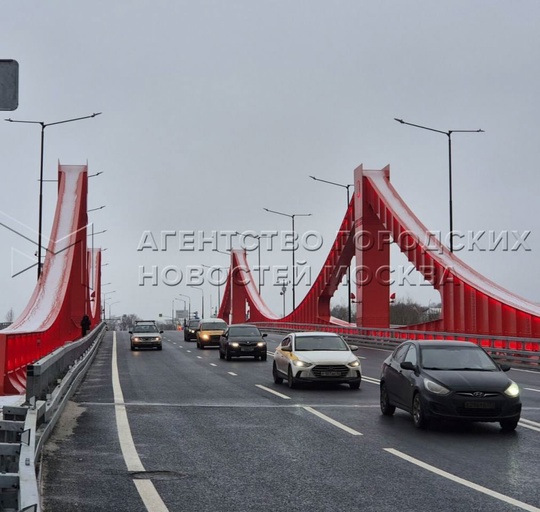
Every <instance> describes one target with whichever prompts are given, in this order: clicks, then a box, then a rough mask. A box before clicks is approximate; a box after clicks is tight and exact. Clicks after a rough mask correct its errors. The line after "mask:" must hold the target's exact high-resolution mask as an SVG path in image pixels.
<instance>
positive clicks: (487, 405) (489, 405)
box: [465, 402, 495, 409]
mask: <svg viewBox="0 0 540 512" xmlns="http://www.w3.org/2000/svg"><path fill="white" fill-rule="evenodd" d="M465 409H495V403H494V402H465Z"/></svg>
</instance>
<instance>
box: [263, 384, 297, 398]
mask: <svg viewBox="0 0 540 512" xmlns="http://www.w3.org/2000/svg"><path fill="white" fill-rule="evenodd" d="M255 386H256V387H258V388H261V389H264V390H265V391H268V392H269V393H272V394H274V395H276V396H279V397H280V398H284V399H285V400H290V399H291V397H290V396H287V395H284V394H282V393H278V392H277V391H274V390H273V389H270V388H267V387H265V386H262V385H261V384H255Z"/></svg>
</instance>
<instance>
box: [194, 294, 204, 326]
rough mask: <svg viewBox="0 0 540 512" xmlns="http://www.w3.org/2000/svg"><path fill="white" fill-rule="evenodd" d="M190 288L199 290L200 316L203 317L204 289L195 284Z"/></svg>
mask: <svg viewBox="0 0 540 512" xmlns="http://www.w3.org/2000/svg"><path fill="white" fill-rule="evenodd" d="M192 288H193V289H195V290H199V291H200V292H201V318H204V290H203V289H202V287H201V288H198V287H196V286H193V287H192Z"/></svg>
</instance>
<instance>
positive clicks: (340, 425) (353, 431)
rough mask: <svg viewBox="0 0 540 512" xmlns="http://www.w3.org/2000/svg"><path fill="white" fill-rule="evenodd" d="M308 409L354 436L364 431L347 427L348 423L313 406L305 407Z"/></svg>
mask: <svg viewBox="0 0 540 512" xmlns="http://www.w3.org/2000/svg"><path fill="white" fill-rule="evenodd" d="M303 409H305V410H306V411H308V412H310V413H311V414H314V415H315V416H318V417H319V418H321V419H323V420H324V421H327V422H328V423H330V424H332V425H334V426H335V427H338V428H340V429H341V430H344V431H345V432H348V433H349V434H351V435H353V436H361V435H363V434H362V433H360V432H358V431H357V430H354V429H352V428H350V427H347V425H343V423H340V422H339V421H336V420H333V419H332V418H330V416H326V414H323V413H322V412H319V411H316V410H315V409H312V408H311V407H303Z"/></svg>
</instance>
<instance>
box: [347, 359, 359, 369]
mask: <svg viewBox="0 0 540 512" xmlns="http://www.w3.org/2000/svg"><path fill="white" fill-rule="evenodd" d="M347 365H348V366H350V367H352V368H358V367H359V366H360V361H358V359H355V360H354V361H351V362H350V363H347Z"/></svg>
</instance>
